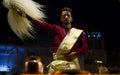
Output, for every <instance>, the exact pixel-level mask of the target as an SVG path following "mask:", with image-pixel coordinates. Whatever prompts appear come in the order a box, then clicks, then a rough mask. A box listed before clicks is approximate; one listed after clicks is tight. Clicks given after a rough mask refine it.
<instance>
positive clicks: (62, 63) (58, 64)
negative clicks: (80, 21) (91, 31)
mask: <svg viewBox="0 0 120 75" xmlns="http://www.w3.org/2000/svg"><path fill="white" fill-rule="evenodd" d="M82 32H83V30H80V29H76V28H72V29H71V30H70V33H68V34H67V35H66V36H65V38H64V39H63V41H62V42H61V44H60V46H59V47H58V50H57V52H56V53H53V58H54V61H52V62H51V63H50V64H49V65H48V66H47V68H48V70H49V73H54V72H55V71H56V70H79V69H80V65H79V61H78V58H75V59H73V60H72V61H67V60H66V59H65V55H67V54H68V53H70V50H71V48H72V47H73V45H74V44H75V42H76V41H77V39H78V37H79V36H80V34H81V33H82Z"/></svg>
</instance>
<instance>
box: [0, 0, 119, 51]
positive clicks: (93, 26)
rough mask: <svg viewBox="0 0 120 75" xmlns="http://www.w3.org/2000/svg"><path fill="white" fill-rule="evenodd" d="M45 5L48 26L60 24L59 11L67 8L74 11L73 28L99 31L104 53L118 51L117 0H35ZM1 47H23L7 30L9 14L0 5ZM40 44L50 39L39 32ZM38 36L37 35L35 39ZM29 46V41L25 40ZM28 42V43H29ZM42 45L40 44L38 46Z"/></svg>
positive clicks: (0, 3) (0, 4)
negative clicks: (104, 48)
mask: <svg viewBox="0 0 120 75" xmlns="http://www.w3.org/2000/svg"><path fill="white" fill-rule="evenodd" d="M34 1H36V2H39V3H40V4H43V5H46V6H47V8H45V10H46V15H47V16H48V17H49V18H48V19H46V21H47V22H49V23H56V24H61V23H60V21H59V18H60V10H61V9H62V8H63V7H70V8H71V9H72V11H73V18H74V20H73V26H75V27H78V28H82V29H84V30H86V31H88V32H91V31H100V32H102V33H103V36H104V42H105V47H106V49H107V50H115V51H118V49H119V37H118V36H119V30H118V28H119V27H118V26H119V25H120V21H119V20H120V19H119V18H120V2H119V0H34ZM0 9H1V10H0V26H1V27H0V43H8V42H9V43H19V42H20V43H22V41H21V40H20V39H19V38H18V37H17V36H16V35H15V34H14V33H13V31H12V30H11V29H10V28H9V25H8V22H7V12H8V10H7V9H6V8H5V7H3V5H2V0H1V1H0ZM38 34H39V35H42V36H39V37H40V38H41V39H39V42H41V40H45V39H47V40H50V39H51V37H50V36H48V35H47V34H45V35H43V34H44V32H42V31H38ZM38 34H37V35H38ZM26 41H27V42H28V40H26ZM29 41H30V40H29ZM41 43H42V42H41Z"/></svg>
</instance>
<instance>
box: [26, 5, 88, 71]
mask: <svg viewBox="0 0 120 75" xmlns="http://www.w3.org/2000/svg"><path fill="white" fill-rule="evenodd" d="M28 19H29V20H30V21H31V22H32V23H33V24H35V25H37V26H38V29H41V30H43V31H46V32H48V33H49V34H51V35H53V36H54V53H53V58H54V61H53V62H51V63H50V64H49V65H48V66H47V67H48V69H49V73H54V72H55V71H56V70H63V69H64V70H68V69H74V70H79V69H80V66H79V62H78V58H77V57H78V55H82V54H84V53H86V51H87V50H88V45H87V41H86V37H85V36H84V32H83V30H80V29H76V28H74V27H72V25H71V23H72V21H73V18H72V10H71V9H70V8H68V7H64V8H63V9H62V10H61V22H62V23H63V26H60V25H56V24H49V23H46V22H41V21H39V20H35V19H32V18H30V17H28ZM66 48H67V49H66ZM68 64H69V65H68Z"/></svg>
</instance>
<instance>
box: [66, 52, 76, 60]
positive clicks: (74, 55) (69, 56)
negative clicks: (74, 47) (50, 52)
mask: <svg viewBox="0 0 120 75" xmlns="http://www.w3.org/2000/svg"><path fill="white" fill-rule="evenodd" d="M76 57H77V55H76V52H71V53H70V54H68V55H66V56H65V58H66V60H68V61H71V60H73V59H74V58H76Z"/></svg>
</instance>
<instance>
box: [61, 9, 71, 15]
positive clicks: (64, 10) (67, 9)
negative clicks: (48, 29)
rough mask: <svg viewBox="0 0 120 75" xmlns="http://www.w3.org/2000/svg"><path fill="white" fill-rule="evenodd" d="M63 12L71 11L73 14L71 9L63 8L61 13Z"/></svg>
mask: <svg viewBox="0 0 120 75" xmlns="http://www.w3.org/2000/svg"><path fill="white" fill-rule="evenodd" d="M63 11H69V12H70V13H71V14H72V10H71V9H70V8H69V7H64V8H62V10H61V12H63Z"/></svg>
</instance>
